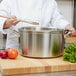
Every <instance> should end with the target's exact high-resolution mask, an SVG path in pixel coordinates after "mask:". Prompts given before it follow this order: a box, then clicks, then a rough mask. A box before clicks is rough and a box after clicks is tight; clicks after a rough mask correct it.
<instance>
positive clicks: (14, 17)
mask: <svg viewBox="0 0 76 76" xmlns="http://www.w3.org/2000/svg"><path fill="white" fill-rule="evenodd" d="M8 18H9V19H16V18H17V17H16V16H9V17H8Z"/></svg>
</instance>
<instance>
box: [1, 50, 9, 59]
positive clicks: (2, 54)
mask: <svg viewBox="0 0 76 76" xmlns="http://www.w3.org/2000/svg"><path fill="white" fill-rule="evenodd" d="M0 57H1V58H2V59H7V57H8V52H7V51H6V50H1V51H0Z"/></svg>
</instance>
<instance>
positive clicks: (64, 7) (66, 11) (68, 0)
mask: <svg viewBox="0 0 76 76" xmlns="http://www.w3.org/2000/svg"><path fill="white" fill-rule="evenodd" d="M57 3H58V6H59V8H60V10H61V12H62V14H63V15H64V16H65V18H66V19H67V20H68V21H69V22H70V24H71V25H73V8H74V1H73V0H57Z"/></svg>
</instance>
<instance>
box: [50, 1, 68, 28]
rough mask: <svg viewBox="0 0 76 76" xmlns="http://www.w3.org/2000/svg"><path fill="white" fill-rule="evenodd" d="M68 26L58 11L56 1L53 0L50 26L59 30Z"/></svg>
mask: <svg viewBox="0 0 76 76" xmlns="http://www.w3.org/2000/svg"><path fill="white" fill-rule="evenodd" d="M68 24H69V22H68V21H67V20H66V19H65V18H64V17H63V15H62V14H61V12H60V10H59V9H58V6H57V3H56V1H55V0H54V5H53V15H52V21H51V25H53V26H54V27H57V28H59V29H65V27H66V25H68Z"/></svg>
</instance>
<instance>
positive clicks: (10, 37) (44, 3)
mask: <svg viewBox="0 0 76 76" xmlns="http://www.w3.org/2000/svg"><path fill="white" fill-rule="evenodd" d="M2 16H3V17H2ZM7 17H8V18H7ZM21 20H27V21H34V22H39V25H38V26H39V27H56V28H59V29H64V30H69V31H74V28H73V27H72V26H71V25H70V24H69V23H68V22H67V21H66V20H65V19H64V17H63V16H62V14H61V13H60V11H59V9H58V6H57V3H56V1H55V0H3V1H2V2H1V3H0V31H1V32H2V33H4V34H7V40H6V48H15V49H18V48H19V41H18V38H19V36H18V35H17V34H16V33H15V32H14V31H13V30H16V31H18V29H19V28H21V27H27V26H35V25H32V24H28V23H24V22H21Z"/></svg>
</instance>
